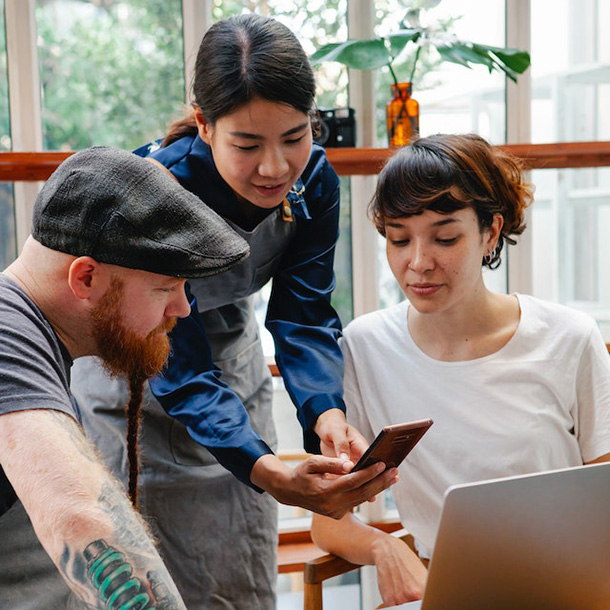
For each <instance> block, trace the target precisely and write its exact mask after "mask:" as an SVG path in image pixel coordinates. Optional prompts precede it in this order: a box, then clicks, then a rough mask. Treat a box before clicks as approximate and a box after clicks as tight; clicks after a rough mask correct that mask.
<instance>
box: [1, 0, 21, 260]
mask: <svg viewBox="0 0 610 610" xmlns="http://www.w3.org/2000/svg"><path fill="white" fill-rule="evenodd" d="M8 102H9V100H8V70H7V62H6V23H5V19H4V0H0V150H2V151H4V150H11V126H10V114H9V104H8ZM16 256H17V240H16V226H15V202H14V198H13V185H12V184H9V183H0V271H1V270H2V269H4V268H5V267H7V266H8V265H9V264H10V263H12V262H13V260H14V259H15V257H16Z"/></svg>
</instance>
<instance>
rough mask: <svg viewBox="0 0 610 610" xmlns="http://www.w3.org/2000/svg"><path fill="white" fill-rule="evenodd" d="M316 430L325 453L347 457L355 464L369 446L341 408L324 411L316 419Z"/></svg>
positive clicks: (330, 455) (331, 455)
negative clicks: (350, 423)
mask: <svg viewBox="0 0 610 610" xmlns="http://www.w3.org/2000/svg"><path fill="white" fill-rule="evenodd" d="M314 432H315V433H316V434H317V435H318V436H319V437H320V449H321V450H322V454H323V455H326V456H329V457H343V458H347V459H350V460H351V461H352V462H354V464H355V463H356V462H357V461H358V460H359V459H360V457H361V456H362V454H363V453H364V452H365V450H366V448H367V447H368V443H367V442H366V440H365V438H364V437H363V436H362V434H360V432H358V430H356V428H354V427H353V426H350V425H349V424H348V423H347V421H346V420H345V413H343V411H341V409H329V410H328V411H324V413H322V414H321V415H320V416H319V417H318V420H317V421H316V425H315V426H314Z"/></svg>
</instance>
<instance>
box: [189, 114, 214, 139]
mask: <svg viewBox="0 0 610 610" xmlns="http://www.w3.org/2000/svg"><path fill="white" fill-rule="evenodd" d="M193 113H194V115H195V122H196V123H197V132H198V133H199V137H200V138H201V139H202V140H203V141H204V142H205V143H206V144H211V142H212V126H211V125H210V124H209V123H208V122H207V121H206V120H205V116H203V111H202V110H201V108H199V106H197V105H196V104H193Z"/></svg>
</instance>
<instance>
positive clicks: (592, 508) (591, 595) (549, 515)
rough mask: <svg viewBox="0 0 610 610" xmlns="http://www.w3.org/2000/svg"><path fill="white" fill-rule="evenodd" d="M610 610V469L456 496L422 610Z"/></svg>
mask: <svg viewBox="0 0 610 610" xmlns="http://www.w3.org/2000/svg"><path fill="white" fill-rule="evenodd" d="M581 608H582V609H583V610H584V609H586V610H601V609H602V608H610V463H605V464H596V465H591V466H582V467H578V468H570V469H566V470H556V471H552V472H545V473H538V474H532V475H525V476H519V477H511V478H508V479H494V480H493V481H486V482H482V483H474V484H468V485H459V486H455V487H451V488H450V489H449V490H448V491H447V493H446V494H445V502H444V505H443V512H442V516H441V522H440V528H439V532H438V537H437V542H436V546H435V549H434V555H433V557H432V562H431V564H430V572H429V576H428V582H427V584H426V591H425V593H424V600H423V604H422V610H466V609H468V610H477V609H485V610H490V609H493V610H528V609H532V610H534V609H535V610H545V609H549V610H551V609H552V610H579V609H581Z"/></svg>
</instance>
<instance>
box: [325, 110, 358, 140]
mask: <svg viewBox="0 0 610 610" xmlns="http://www.w3.org/2000/svg"><path fill="white" fill-rule="evenodd" d="M318 112H319V117H320V121H319V132H320V133H319V134H318V136H317V137H316V138H315V141H316V142H317V143H318V144H320V145H321V146H324V147H326V148H339V147H345V146H356V119H355V113H354V109H353V108H331V109H328V110H319V111H318Z"/></svg>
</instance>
